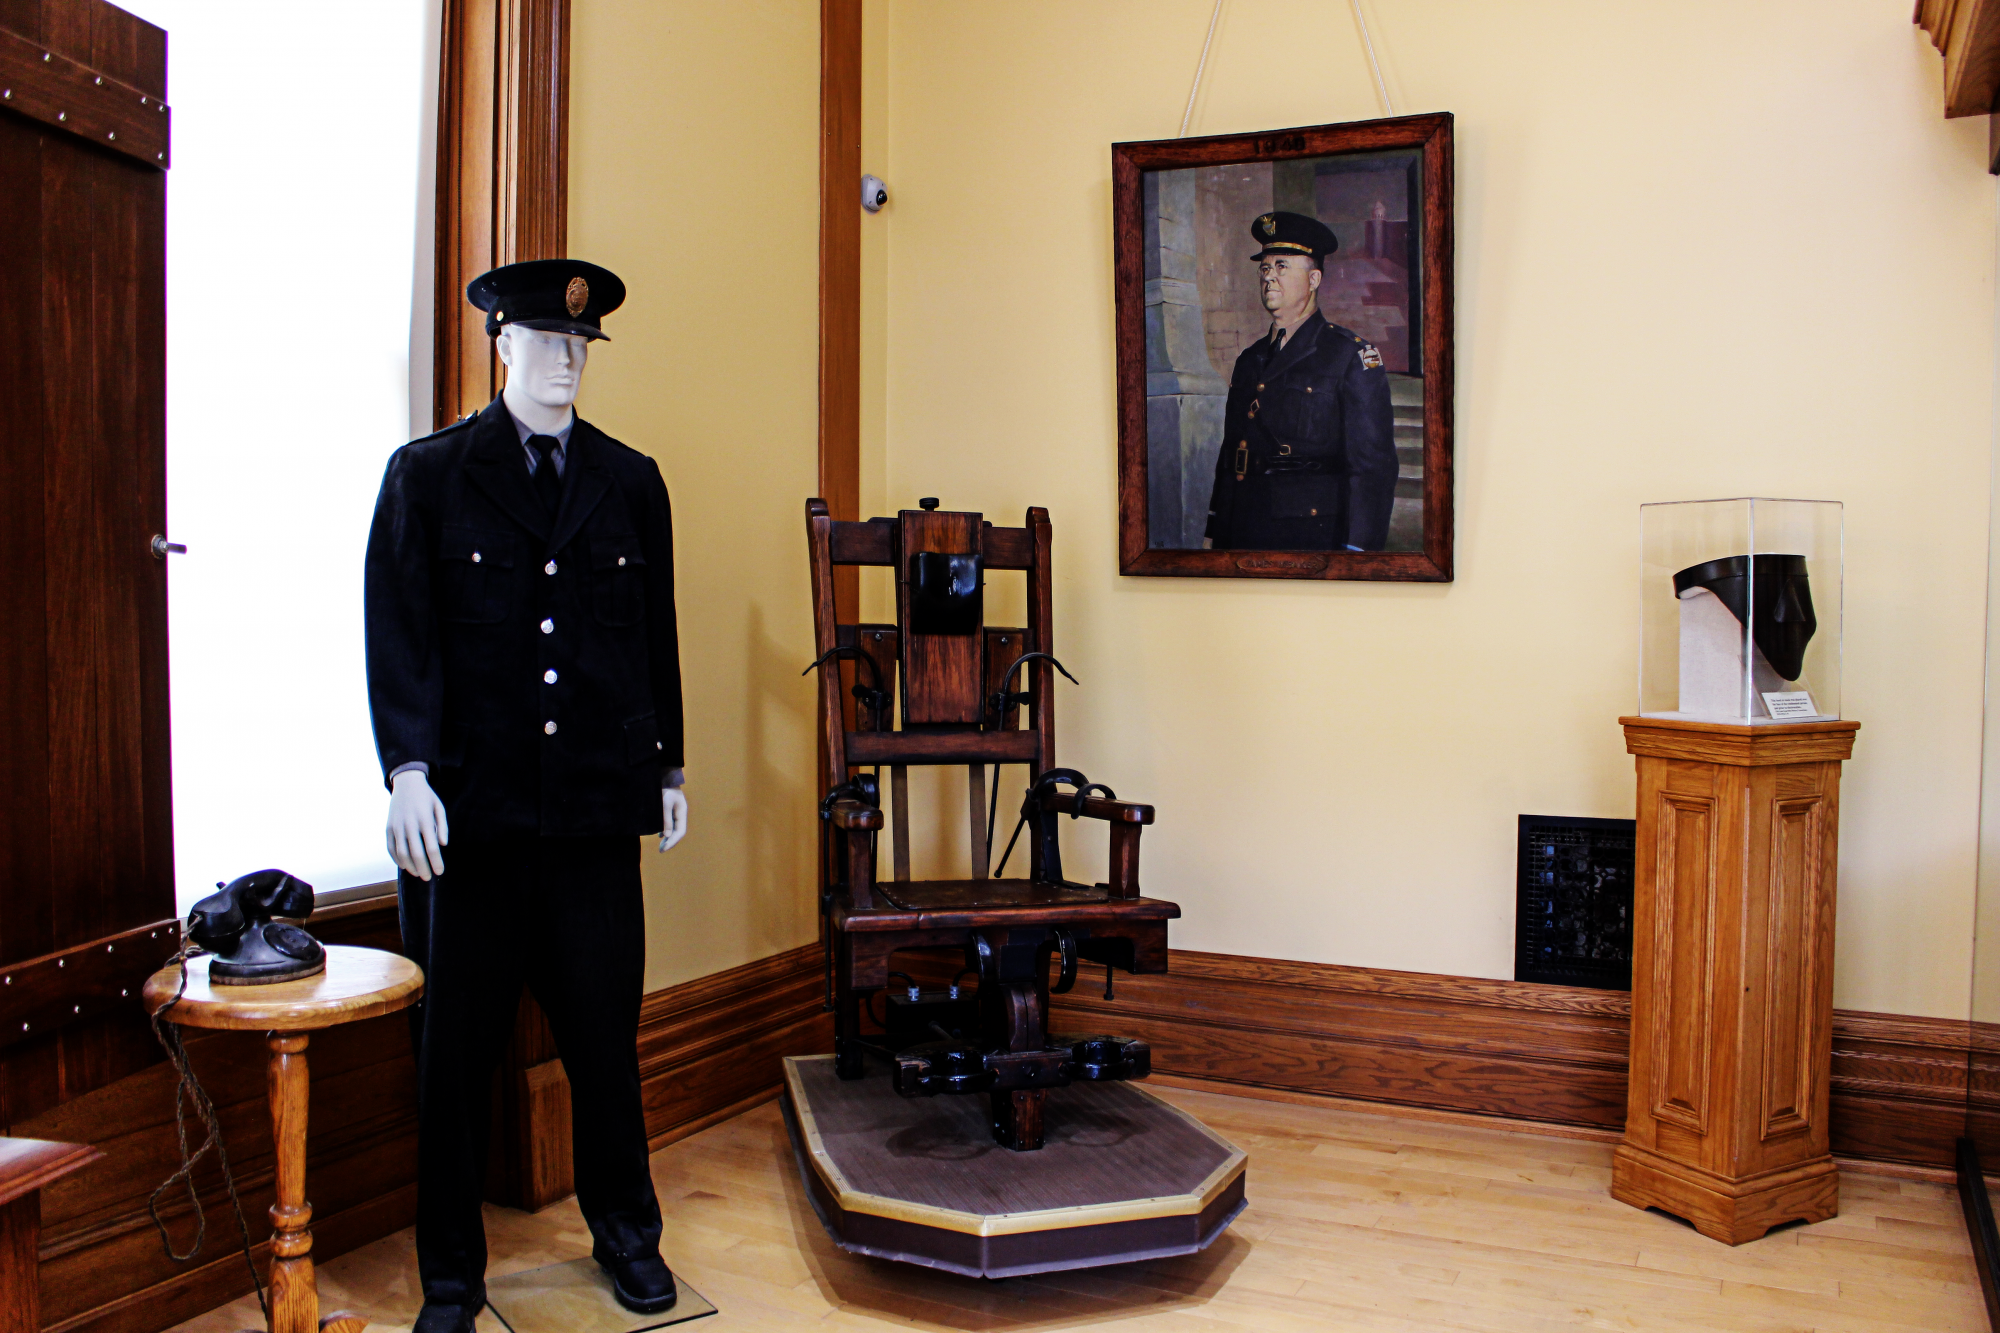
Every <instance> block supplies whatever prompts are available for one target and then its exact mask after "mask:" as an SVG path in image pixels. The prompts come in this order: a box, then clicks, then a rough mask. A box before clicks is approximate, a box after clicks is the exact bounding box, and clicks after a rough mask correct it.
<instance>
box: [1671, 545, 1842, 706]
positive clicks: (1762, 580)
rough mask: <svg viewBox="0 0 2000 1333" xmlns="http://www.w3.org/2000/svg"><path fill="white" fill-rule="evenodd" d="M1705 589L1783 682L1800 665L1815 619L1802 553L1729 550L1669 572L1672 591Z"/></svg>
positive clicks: (1792, 676) (1800, 668)
mask: <svg viewBox="0 0 2000 1333" xmlns="http://www.w3.org/2000/svg"><path fill="white" fill-rule="evenodd" d="M1752 561H1755V562H1756V564H1755V573H1756V584H1757V606H1756V612H1755V621H1756V623H1755V624H1752V623H1751V620H1752V613H1751V606H1750V583H1751V577H1750V576H1751V572H1752V564H1751V562H1752ZM1689 588H1706V589H1707V590H1708V591H1710V592H1712V593H1714V594H1715V595H1716V597H1717V598H1718V599H1720V601H1721V602H1722V604H1723V605H1724V606H1726V607H1728V608H1729V612H1730V614H1731V615H1733V616H1735V617H1736V619H1737V622H1738V623H1739V624H1742V625H1744V626H1746V627H1747V628H1748V629H1749V631H1750V637H1751V638H1752V639H1754V640H1755V641H1756V644H1757V650H1758V651H1759V652H1761V653H1763V654H1764V660H1765V661H1767V662H1769V663H1770V664H1771V669H1772V670H1773V671H1775V672H1777V673H1778V675H1779V676H1780V677H1781V678H1783V679H1784V680H1787V681H1793V680H1797V679H1798V678H1799V675H1800V673H1801V672H1803V671H1804V670H1805V661H1806V645H1807V644H1809V643H1811V642H1812V636H1813V631H1814V630H1816V629H1818V628H1819V622H1818V621H1817V620H1815V619H1814V618H1813V604H1812V585H1811V584H1809V583H1807V582H1806V558H1805V557H1804V556H1802V555H1755V556H1751V555H1731V556H1724V557H1723V558H1722V559H1720V560H1710V561H1706V562H1705V563H1703V564H1699V565H1689V566H1688V567H1687V568H1686V569H1683V570H1682V571H1681V572H1680V573H1678V574H1676V575H1674V595H1675V596H1676V597H1678V596H1680V595H1681V594H1682V593H1684V592H1686V591H1687V590H1688V589H1689Z"/></svg>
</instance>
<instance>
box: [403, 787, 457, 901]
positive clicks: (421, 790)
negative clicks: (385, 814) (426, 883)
mask: <svg viewBox="0 0 2000 1333" xmlns="http://www.w3.org/2000/svg"><path fill="white" fill-rule="evenodd" d="M388 841H389V856H390V859H391V860H393V861H395V863H396V864H397V865H398V866H400V867H402V868H403V869H404V870H407V871H409V872H410V873H411V874H412V875H415V876H416V877H417V878H418V879H426V880H427V879H429V878H430V877H431V876H432V875H442V874H443V873H444V855H443V853H442V852H441V851H439V849H440V848H441V847H443V846H444V845H445V844H446V843H448V842H450V841H451V827H450V825H448V824H447V823H446V822H445V817H444V802H443V801H440V800H439V799H438V797H437V793H436V792H434V791H432V790H431V784H430V779H428V778H426V777H425V776H424V775H423V774H422V773H420V772H418V771H417V770H416V769H414V768H413V769H411V770H409V771H408V772H407V773H398V774H397V775H396V781H395V782H394V784H392V785H391V786H390V788H389V829H388Z"/></svg>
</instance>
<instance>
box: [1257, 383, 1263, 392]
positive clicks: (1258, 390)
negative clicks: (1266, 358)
mask: <svg viewBox="0 0 2000 1333" xmlns="http://www.w3.org/2000/svg"><path fill="white" fill-rule="evenodd" d="M1257 392H1258V393H1262V392H1264V386H1263V385H1261V384H1260V385H1258V386H1257Z"/></svg>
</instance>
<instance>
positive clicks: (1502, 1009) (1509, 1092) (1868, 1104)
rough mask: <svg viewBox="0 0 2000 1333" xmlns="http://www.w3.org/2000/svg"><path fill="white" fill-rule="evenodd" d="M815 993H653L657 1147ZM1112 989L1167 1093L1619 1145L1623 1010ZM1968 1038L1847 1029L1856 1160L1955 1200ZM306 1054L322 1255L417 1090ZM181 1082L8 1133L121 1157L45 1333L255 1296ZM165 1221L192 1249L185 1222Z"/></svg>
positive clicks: (243, 1173) (788, 956)
mask: <svg viewBox="0 0 2000 1333" xmlns="http://www.w3.org/2000/svg"><path fill="white" fill-rule="evenodd" d="M343 908H344V909H345V910H343V911H342V912H341V914H340V915H339V916H338V917H337V918H335V919H333V920H329V921H328V922H327V927H326V928H325V929H324V932H323V933H324V934H325V936H326V937H327V938H329V939H333V940H335V941H336V942H340V943H359V944H372V945H376V946H377V947H390V948H394V947H397V944H398V943H399V941H398V940H397V937H396V934H395V912H394V906H393V900H388V901H385V902H381V903H376V904H373V905H371V906H368V907H363V906H361V905H358V904H355V905H343ZM956 962H957V960H956V958H955V956H954V957H953V958H951V959H944V958H937V959H930V958H924V957H907V956H906V957H905V959H904V964H903V965H904V966H905V968H906V970H909V971H911V972H912V973H914V974H918V975H924V976H928V975H929V973H930V972H932V971H940V972H948V971H953V970H956ZM939 979H940V980H942V976H940V977H939ZM822 984H823V982H822V973H821V954H820V949H819V946H818V945H807V946H803V947H800V948H797V949H791V950H787V951H786V952H784V953H781V954H777V955H775V956H773V957H770V958H765V959H760V960H758V961H756V962H753V963H748V964H745V965H744V966H742V967H737V968H732V969H730V970H729V971H727V972H721V973H717V974H715V975H713V976H709V977H702V978H699V979H697V980H694V981H690V982H687V983H685V984H683V985H679V986H674V987H670V988H668V989H666V990H662V991H657V992H654V993H653V994H651V995H648V996H646V997H645V1000H644V1002H643V1005H642V1008H641V1015H640V1037H639V1057H640V1077H641V1081H642V1087H643V1095H644V1098H645V1111H646V1132H647V1135H648V1138H649V1141H650V1144H651V1146H652V1147H653V1148H655V1149H657V1148H660V1147H663V1146H665V1145H666V1144H668V1143H672V1142H674V1141H676V1140H678V1139H681V1138H684V1137H686V1136H687V1135H689V1134H693V1133H697V1132H699V1131H700V1130H702V1129H705V1128H707V1127H708V1126H709V1125H712V1124H716V1123H719V1122H720V1121H722V1120H726V1119H728V1118H729V1117H731V1116H733V1115H736V1114H739V1113H740V1112H742V1111H743V1110H746V1109H748V1108H749V1107H751V1106H754V1105H757V1104H759V1103H761V1102H763V1101H765V1100H768V1099H769V1098H771V1097H773V1096H775V1095H776V1093H777V1091H778V1087H779V1082H780V1077H781V1070H782V1063H781V1061H782V1057H784V1056H786V1055H805V1054H815V1053H821V1052H825V1051H829V1050H831V1049H832V1023H831V1019H830V1017H829V1015H827V1014H826V1013H824V1012H823V1011H822V1009H821V1007H820V1006H821V999H822V996H821V987H822ZM1102 989H1103V979H1102V974H1101V973H1098V972H1096V971H1095V969H1091V968H1086V971H1085V975H1084V976H1083V977H1081V978H1079V980H1078V984H1077V987H1076V989H1075V990H1073V991H1072V992H1070V993H1069V994H1067V995H1063V996H1058V997H1055V1002H1054V1012H1053V1015H1052V1025H1053V1026H1054V1027H1055V1028H1056V1029H1057V1030H1058V1031H1065V1030H1066V1031H1083V1030H1101V1031H1109V1032H1115V1033H1119V1034H1121V1035H1126V1036H1137V1037H1144V1038H1146V1039H1147V1040H1148V1041H1149V1042H1151V1043H1152V1046H1153V1061H1154V1069H1155V1070H1156V1071H1157V1076H1158V1078H1159V1080H1160V1081H1161V1082H1162V1083H1166V1084H1170V1085H1175V1086H1183V1087H1194V1088H1200V1089H1204V1090H1209V1091H1216V1092H1227V1093H1232V1094H1236V1095H1241V1096H1254V1097H1265V1098H1271V1099H1275V1100H1282V1101H1298V1102H1307V1103H1324V1104H1333V1105H1341V1106H1345V1107H1350V1108H1353V1109H1372V1110H1376V1111H1380V1112H1384V1113H1390V1114H1400V1115H1416V1116H1421V1117H1423V1118H1427V1119H1439V1120H1467V1121H1469V1122H1472V1123H1479V1124H1485V1125H1498V1126H1502V1127H1506V1128H1511V1129H1517V1130H1523V1131H1527V1132H1533V1133H1541V1134H1558V1135H1565V1136H1571V1137H1581V1138H1592V1139H1599V1140H1602V1141H1606V1142H1609V1141H1612V1140H1614V1139H1616V1138H1617V1137H1618V1135H1619V1133H1620V1131H1621V1129H1622V1126H1623V1121H1624V1106H1625V1078H1626V1045H1627V1041H1628V1029H1629V1025H1630V1000H1629V997H1628V996H1627V995H1626V994H1624V993H1623V992H1618V991H1597V990H1587V989H1580V988H1574V987H1565V986H1545V985H1536V984H1532V983H1526V982H1512V981H1493V980H1484V979H1478V978H1467V977H1447V976H1434V975H1429V974H1423V973H1410V972H1390V971H1384V970H1380V969H1373V968H1355V967H1340V966H1335V965H1330V964H1318V963H1295V962H1285V961H1278V960H1270V959H1257V958H1243V957H1236V956H1232V955H1226V954H1207V953H1199V952H1193V951H1188V950H1176V951H1175V952H1174V953H1173V955H1172V962H1171V970H1170V971H1169V972H1167V973H1166V974H1164V975H1159V976H1149V977H1132V976H1125V975H1121V976H1119V977H1118V978H1117V985H1116V993H1117V998H1116V999H1115V1000H1112V1001H1108V1002H1107V1001H1105V1000H1104V999H1103V998H1102ZM342 1033H346V1034H347V1035H346V1036H345V1037H342V1036H341V1034H342ZM239 1036H241V1034H212V1035H204V1036H203V1037H201V1038H199V1039H196V1040H195V1041H194V1042H193V1043H191V1044H193V1045H194V1046H195V1047H196V1048H197V1054H198V1059H199V1061H200V1065H201V1068H202V1070H203V1073H204V1077H205V1078H207V1079H209V1086H210V1090H211V1092H212V1093H213V1094H214V1095H215V1096H216V1100H217V1104H218V1106H220V1107H221V1108H222V1113H223V1118H224V1125H225V1128H226V1130H227V1132H228V1135H229V1144H230V1147H231V1150H232V1157H233V1160H234V1161H235V1164H236V1167H237V1174H238V1180H239V1184H240V1185H241V1186H242V1187H243V1188H244V1190H245V1198H244V1203H245V1206H246V1210H248V1211H249V1212H250V1216H251V1219H252V1227H253V1234H259V1235H261V1234H262V1233H263V1231H264V1229H265V1228H264V1225H263V1222H262V1213H263V1207H264V1205H265V1204H266V1203H267V1202H268V1198H266V1197H264V1196H265V1195H267V1194H268V1190H269V1169H270V1168H269V1120H268V1116H267V1115H266V1114H265V1110H264V1102H263V1093H264V1090H263V1078H262V1064H261V1061H259V1060H256V1059H246V1058H238V1057H239V1056H240V1055H241V1052H238V1051H236V1050H235V1049H234V1048H233V1047H225V1045H223V1043H226V1042H229V1041H231V1040H232V1039H234V1038H236V1037H239ZM1971 1039H1972V1038H1971V1034H1970V1032H1969V1028H1968V1025H1967V1024H1965V1023H1963V1022H1956V1023H1955V1022H1949V1021H1945V1020H1937V1019H1921V1018H1907V1017H1899V1016H1896V1015H1888V1014H1868V1013H1858V1012H1852V1011H1838V1012H1837V1013H1836V1014H1835V1022H1834V1050H1833V1126H1832V1133H1833V1146H1834V1151H1835V1153H1836V1154H1837V1155H1838V1156H1839V1157H1840V1158H1841V1159H1842V1161H1843V1164H1852V1165H1855V1166H1857V1167H1860V1168H1862V1169H1877V1170H1883V1171H1888V1172H1891V1173H1894V1174H1898V1175H1916V1176H1919V1177H1920V1178H1925V1179H1940V1178H1943V1176H1942V1173H1943V1172H1946V1171H1949V1169H1950V1168H1951V1165H1952V1154H1953V1144H1954V1141H1955V1140H1956V1138H1957V1137H1958V1136H1959V1135H1960V1134H1962V1133H1963V1132H1964V1126H1965V1107H1966V1102H1965V1098H1966V1083H1967V1067H1968V1058H1969V1054H1970V1052H1969V1049H1968V1045H1969V1043H1970V1041H1971ZM243 1040H246V1041H249V1042H251V1043H252V1044H254V1040H255V1039H254V1036H253V1037H248V1038H243ZM205 1043H206V1044H208V1045H206V1046H205V1045H204V1044H205ZM313 1054H314V1088H315V1095H314V1099H313V1101H314V1110H313V1116H314V1119H313V1137H312V1143H311V1149H310V1151H311V1154H312V1156H311V1164H310V1166H309V1168H308V1178H309V1180H310V1182H311V1188H312V1192H313V1195H314V1201H315V1203H317V1204H319V1205H320V1219H321V1220H319V1221H318V1222H316V1223H315V1226H314V1236H315V1252H316V1254H317V1255H318V1256H320V1257H322V1258H329V1257H332V1256H333V1255H335V1254H338V1253H341V1252H343V1251H345V1250H347V1249H351V1248H353V1247H355V1246H358V1245H362V1244H365V1243H367V1242H368V1241H371V1240H374V1239H376V1238H378V1237H380V1236H383V1235H386V1234H388V1233H389V1232H392V1231H395V1230H398V1229H400V1228H401V1227H404V1226H407V1225H408V1224H409V1222H410V1220H411V1218H412V1216H413V1213H414V1187H413V1186H412V1184H411V1181H412V1180H413V1179H414V1165H415V1117H414V1111H413V1088H414V1083H413V1071H412V1070H411V1067H410V1063H409V1052H408V1037H407V1027H406V1026H405V1025H404V1024H403V1022H402V1021H401V1019H400V1018H397V1017H393V1016H392V1017H391V1018H389V1019H383V1020H375V1021H374V1022H373V1023H372V1024H358V1025H355V1026H354V1027H353V1028H350V1029H340V1030H336V1031H335V1032H332V1033H328V1034H326V1035H325V1037H323V1038H322V1039H321V1040H320V1041H316V1042H315V1044H314V1051H313ZM211 1070H212V1071H213V1072H212V1073H211ZM171 1086H172V1085H171V1080H169V1079H167V1078H166V1077H165V1069H164V1066H159V1065H155V1066H154V1067H152V1068H150V1069H147V1070H143V1071H141V1072H140V1073H137V1074H133V1075H130V1076H128V1077H126V1078H122V1079H119V1080H117V1081H115V1082H113V1083H111V1084H108V1085H106V1086H104V1087H101V1088H98V1089H96V1090H95V1091H93V1092H91V1093H90V1094H88V1095H87V1096H85V1097H82V1098H77V1099H75V1100H72V1101H69V1102H66V1103H64V1104H63V1105H61V1106H59V1107H57V1108H55V1109H54V1110H52V1111H50V1112H48V1113H46V1114H44V1115H41V1116H37V1117H35V1118H33V1119H31V1120H28V1121H25V1122H22V1123H18V1124H15V1125H13V1126H12V1127H11V1128H12V1130H13V1132H15V1133H17V1134H24V1135H26V1134H32V1135H38V1136H40V1137H46V1138H56V1139H63V1140H66V1141H72V1142H90V1143H95V1144H97V1145H98V1146H100V1147H103V1148H104V1149H105V1150H106V1152H107V1154H108V1158H107V1161H105V1162H103V1163H99V1164H98V1165H97V1166H95V1167H93V1168H92V1169H91V1170H88V1171H85V1172H81V1173H79V1174H78V1175H77V1176H75V1177H73V1178H72V1179H71V1180H70V1181H66V1182H62V1183H61V1184H59V1185H58V1186H57V1187H55V1188H53V1189H52V1190H51V1191H49V1197H48V1199H47V1200H46V1201H45V1205H44V1207H45V1219H46V1225H45V1231H44V1237H43V1250H42V1281H43V1287H44V1291H45V1292H47V1293H48V1299H47V1302H46V1306H45V1308H46V1311H47V1314H46V1317H47V1318H48V1319H49V1320H50V1328H51V1329H59V1330H63V1333H71V1331H73V1330H74V1331H75V1333H82V1331H83V1330H88V1331H89V1333H155V1331H156V1330H158V1329H162V1328H166V1327H168V1326H170V1325H172V1324H174V1323H176V1322H179V1321H180V1320H182V1319H185V1318H188V1317H190V1316H191V1315H194V1314H198V1313H200V1312H201V1311H203V1310H207V1309H211V1308H213V1307H215V1306H216V1305H220V1304H222V1303H223V1302H225V1301H228V1300H232V1299H234V1298H236V1297H238V1296H241V1295H244V1294H246V1293H247V1292H248V1290H249V1282H248V1278H247V1275H246V1274H245V1273H244V1271H243V1269H242V1266H241V1258H240V1256H238V1255H236V1254H234V1253H233V1252H232V1250H231V1248H230V1245H231V1242H233V1239H234V1235H233V1233H234V1219H233V1218H231V1217H229V1216H228V1213H227V1208H228V1205H227V1202H226V1200H225V1199H224V1198H223V1197H222V1194H221V1188H220V1182H219V1180H218V1179H216V1178H214V1177H213V1176H212V1175H207V1176H204V1177H202V1178H201V1179H200V1183H201V1185H202V1194H203V1199H204V1203H205V1205H206V1206H207V1207H208V1210H209V1217H210V1227H209V1237H208V1243H207V1245H206V1246H205V1247H204V1251H203V1254H202V1256H201V1258H200V1260H199V1261H198V1264H197V1266H195V1267H193V1268H188V1269H182V1268H179V1267H178V1266H175V1265H172V1264H169V1263H167V1262H166V1261H165V1260H164V1257H163V1256H162V1255H161V1254H160V1250H159V1240H158V1237H157V1235H156V1234H154V1232H153V1230H152V1225H151V1222H150V1220H149V1219H148V1218H147V1216H146V1211H145V1202H146V1196H147V1195H148V1194H149V1193H150V1192H151V1189H152V1187H153V1186H154V1185H155V1184H156V1183H157V1182H158V1181H159V1180H160V1179H161V1178H163V1177H164V1176H165V1175H166V1174H167V1171H169V1170H171V1169H172V1159H173V1141H174V1140H173V1126H172V1116H171V1102H170V1100H169V1096H170V1089H171ZM540 1100H543V1101H546V1100H547V1099H540ZM527 1128H528V1129H529V1130H530V1131H531V1132H534V1133H540V1134H542V1135H543V1136H544V1141H542V1142H540V1143H538V1144H537V1145H536V1146H537V1150H538V1151H539V1152H541V1153H543V1154H544V1156H545V1158H547V1159H549V1160H555V1159H556V1158H557V1157H562V1158H566V1157H567V1154H568V1142H567V1136H566V1134H564V1135H562V1141H561V1142H560V1143H557V1142H554V1141H553V1139H552V1138H551V1137H550V1136H552V1135H555V1134H557V1133H558V1132H559V1130H558V1127H557V1126H555V1125H553V1124H543V1125H530V1126H528V1127H527ZM1931 1173H1939V1174H1936V1175H1933V1174H1931ZM168 1211H169V1217H170V1221H172V1222H173V1223H174V1224H175V1226H176V1235H177V1237H180V1238H183V1239H184V1238H185V1236H186V1235H187V1234H188V1227H189V1223H190V1221H191V1219H190V1218H189V1216H188V1215H187V1209H186V1204H185V1202H182V1203H180V1204H179V1205H176V1206H170V1208H169V1210H168Z"/></svg>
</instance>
